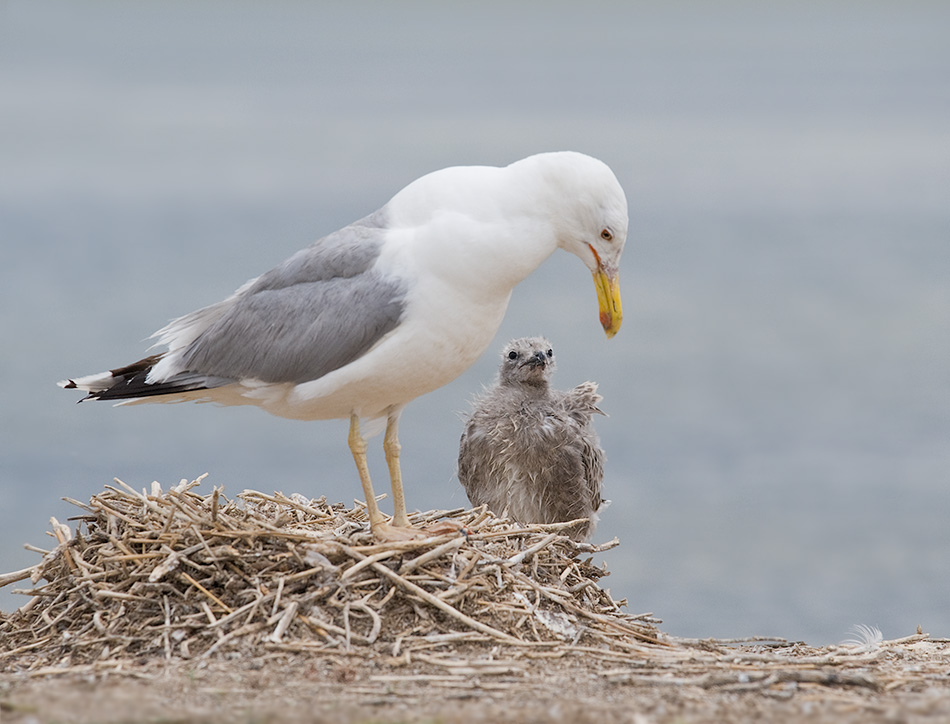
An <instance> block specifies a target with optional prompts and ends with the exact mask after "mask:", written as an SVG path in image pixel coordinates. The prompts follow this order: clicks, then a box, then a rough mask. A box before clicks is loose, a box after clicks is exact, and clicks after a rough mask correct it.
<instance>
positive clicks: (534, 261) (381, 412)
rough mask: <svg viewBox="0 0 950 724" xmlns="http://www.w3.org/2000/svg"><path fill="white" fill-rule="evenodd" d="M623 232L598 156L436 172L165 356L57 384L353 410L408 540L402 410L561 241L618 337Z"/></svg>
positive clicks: (488, 324) (328, 413)
mask: <svg viewBox="0 0 950 724" xmlns="http://www.w3.org/2000/svg"><path fill="white" fill-rule="evenodd" d="M626 235H627V202H626V198H625V197H624V193H623V189H621V187H620V184H619V182H618V181H617V178H616V176H614V174H613V172H612V171H611V170H610V168H608V167H607V166H606V165H605V164H604V163H603V162H601V161H598V160H597V159H595V158H591V157H590V156H586V155H584V154H581V153H575V152H570V151H564V152H556V153H542V154H538V155H535V156H529V157H528V158H525V159H522V160H521V161H517V162H515V163H512V164H510V165H508V166H505V167H494V166H457V167H452V168H446V169H442V170H441V171H435V172H433V173H430V174H427V175H425V176H423V177H422V178H420V179H418V180H416V181H413V182H412V183H411V184H409V185H408V186H406V187H405V188H404V189H403V190H402V191H400V192H399V193H397V194H396V195H395V196H394V197H393V198H392V199H391V200H390V201H389V203H387V204H386V205H385V206H383V207H382V208H381V209H380V210H379V211H376V212H375V213H373V214H370V215H369V216H367V217H365V218H363V219H361V220H359V221H356V222H354V223H352V224H350V225H349V226H346V227H344V228H342V229H340V230H339V231H336V232H333V233H332V234H329V235H328V236H325V237H323V238H322V239H319V240H318V241H316V242H314V243H313V244H311V245H310V246H308V247H307V248H305V249H302V250H301V251H299V252H297V253H296V254H294V255H293V256H291V257H290V258H289V259H287V260H286V261H285V262H284V263H283V264H280V265H279V266H277V267H275V268H274V269H271V270H270V271H269V272H267V273H265V274H263V275H261V276H259V277H257V278H256V279H252V280H250V281H249V282H247V283H246V284H244V285H243V286H242V287H240V288H239V289H238V290H237V291H236V292H235V293H234V294H232V295H231V296H230V297H228V298H227V299H225V300H223V301H221V302H218V303H217V304H212V305H211V306H209V307H205V308H203V309H199V310H197V311H195V312H192V313H191V314H186V315H185V316H183V317H180V318H178V319H176V320H174V321H172V322H171V323H169V324H168V325H167V326H166V327H164V328H162V329H160V330H159V331H158V332H156V333H155V334H154V335H153V338H155V339H157V342H156V346H164V347H166V348H167V349H166V350H165V351H164V352H161V353H159V354H154V355H151V356H149V357H146V358H144V359H142V360H139V361H138V362H133V363H132V364H130V365H126V366H125V367H119V368H117V369H113V370H109V371H107V372H102V373H99V374H95V375H89V376H86V377H79V378H76V379H69V380H64V381H62V382H60V383H59V384H60V386H62V387H66V388H77V389H80V390H85V391H86V392H88V393H89V394H88V395H87V396H86V397H85V398H83V399H84V400H89V399H95V400H118V401H120V404H121V403H122V402H126V403H127V402H178V401H183V400H194V401H200V402H217V403H219V404H223V405H257V406H259V407H262V408H263V409H265V410H267V411H268V412H270V413H272V414H274V415H279V416H281V417H289V418H294V419H298V420H327V419H336V418H343V419H346V418H349V421H350V432H349V446H350V451H351V452H352V453H353V458H354V460H355V461H356V467H357V470H358V472H359V476H360V482H361V483H362V486H363V494H364V495H365V497H366V505H367V509H368V513H369V521H370V526H371V529H372V531H373V533H374V534H375V535H376V537H378V538H381V539H386V538H398V537H402V536H405V535H407V532H406V530H405V529H408V528H409V520H408V518H407V516H406V502H405V497H404V495H403V488H402V477H401V473H400V468H399V451H400V446H399V441H398V433H397V431H398V424H399V416H400V413H401V412H402V410H403V408H404V407H405V406H406V404H407V403H409V402H410V401H411V400H413V399H415V398H416V397H419V396H420V395H423V394H425V393H426V392H431V391H432V390H435V389H437V388H438V387H441V386H442V385H444V384H446V383H448V382H450V381H451V380H453V379H455V378H456V377H457V376H458V375H460V374H461V373H462V372H463V371H464V370H465V369H466V368H467V367H468V366H469V365H471V364H472V363H473V362H474V361H475V360H476V359H477V358H478V356H479V355H480V354H481V353H482V352H483V351H484V350H485V348H486V347H487V346H488V345H489V343H490V342H491V340H492V338H493V337H494V335H495V332H496V331H497V330H498V327H499V326H500V324H501V320H502V318H503V316H504V314H505V309H506V308H507V306H508V300H509V299H510V297H511V292H512V290H513V289H514V287H515V285H516V284H518V282H520V281H522V280H523V279H524V278H525V277H527V276H528V275H529V274H530V273H531V272H533V271H534V270H535V269H536V268H537V267H538V266H539V265H540V264H541V262H543V261H544V260H545V259H546V258H547V257H548V256H550V255H551V254H552V253H553V252H554V250H555V249H558V248H561V249H564V250H565V251H569V252H571V253H572V254H575V255H576V256H578V257H580V259H581V261H583V262H584V264H585V265H586V266H587V268H588V269H590V270H591V272H592V273H593V276H594V287H595V289H596V290H597V300H598V304H599V308H600V322H601V324H602V325H603V328H604V331H605V332H606V333H607V336H608V337H612V336H613V335H614V334H616V332H617V330H618V329H619V328H620V323H621V316H622V309H621V305H620V286H619V272H618V267H619V263H620V255H621V253H622V251H623V245H624V241H625V239H626ZM361 418H362V419H364V420H366V421H369V422H371V423H372V422H375V421H380V422H382V421H383V420H385V422H386V433H385V436H384V438H383V450H384V452H385V457H386V462H387V465H388V467H389V475H390V479H391V483H392V492H393V506H394V513H395V515H394V516H393V518H392V522H391V523H390V522H389V521H387V519H386V517H385V516H384V515H383V514H382V513H381V512H380V510H379V506H378V505H377V503H376V497H375V494H374V492H373V485H372V482H371V481H370V476H369V467H368V465H367V462H366V449H367V438H368V437H372V434H365V433H364V432H363V430H362V429H361V426H360V420H361ZM371 427H372V428H376V429H377V430H378V429H381V428H382V425H381V424H380V425H372V426H371Z"/></svg>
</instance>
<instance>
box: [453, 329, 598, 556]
mask: <svg viewBox="0 0 950 724" xmlns="http://www.w3.org/2000/svg"><path fill="white" fill-rule="evenodd" d="M553 372H554V354H553V350H552V348H551V345H550V343H549V342H548V341H547V340H546V339H544V338H543V337H529V338H522V339H516V340H513V341H512V342H510V343H509V344H508V345H507V346H506V347H505V349H504V352H503V354H502V364H501V368H500V370H499V375H498V380H497V382H496V384H495V385H494V386H493V387H491V388H490V389H488V390H486V391H485V392H484V393H483V394H482V395H481V396H479V397H477V398H476V399H475V401H474V404H473V410H472V413H471V415H470V416H469V417H468V419H467V421H466V425H465V431H464V432H463V434H462V439H461V443H460V446H459V460H458V476H459V481H460V482H461V483H462V486H463V487H464V488H465V492H466V493H467V494H468V498H469V500H470V501H471V502H472V504H473V505H482V504H485V505H487V506H488V508H489V510H491V511H492V512H493V513H495V514H496V515H503V514H507V515H508V516H509V517H510V518H512V519H513V520H516V521H518V522H519V523H524V524H529V523H560V522H565V521H569V520H576V519H578V518H587V519H588V522H586V523H581V524H578V525H576V526H573V527H571V528H568V529H566V530H565V531H564V532H565V534H567V535H570V536H571V537H572V538H574V539H575V540H587V539H589V538H590V536H591V535H592V534H593V532H594V527H595V525H596V523H597V511H598V510H599V509H600V507H601V505H602V503H603V500H602V499H601V495H600V490H601V483H602V481H603V476H604V451H603V450H602V449H601V447H600V440H599V438H598V437H597V433H596V432H595V430H594V427H593V423H592V418H593V416H594V415H595V414H601V415H602V414H604V413H603V412H602V411H601V410H600V409H599V408H598V407H597V403H598V402H600V400H601V399H602V398H601V396H600V395H599V394H597V385H596V384H595V383H593V382H585V383H583V384H581V385H578V386H577V387H575V388H574V389H572V390H566V391H561V390H554V389H551V386H550V380H551V376H552V374H553Z"/></svg>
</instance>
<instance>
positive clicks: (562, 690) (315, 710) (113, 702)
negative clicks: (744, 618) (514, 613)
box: [0, 636, 950, 724]
mask: <svg viewBox="0 0 950 724" xmlns="http://www.w3.org/2000/svg"><path fill="white" fill-rule="evenodd" d="M909 638H910V640H905V641H902V642H884V643H882V644H880V645H876V646H873V647H871V650H868V651H856V652H853V653H852V652H843V651H842V650H841V649H840V648H837V649H831V650H827V649H809V648H807V647H803V646H800V647H792V648H789V649H786V650H785V651H784V652H768V651H765V650H763V649H762V648H761V647H752V646H740V647H735V648H734V649H731V648H729V647H725V648H724V647H723V646H722V645H717V644H710V646H709V647H708V649H704V648H703V647H702V646H696V645H695V644H694V645H693V646H691V647H689V648H690V651H692V652H693V653H691V654H690V653H687V654H685V655H680V654H677V656H676V657H675V658H669V657H667V656H658V657H657V658H655V659H651V658H642V657H640V658H636V659H630V660H627V661H622V660H619V659H618V661H617V662H616V665H611V664H605V663H604V662H603V661H599V662H596V663H594V662H592V661H590V660H588V659H586V657H584V656H583V655H582V654H577V653H571V654H567V655H563V656H560V657H558V658H529V656H531V654H529V653H520V654H519V653H516V654H514V655H513V654H512V652H510V651H498V650H497V649H494V650H493V649H490V648H489V647H488V646H485V647H483V648H482V649H481V650H470V651H468V653H467V654H465V655H464V656H462V657H459V655H458V652H455V653H454V655H453V657H452V658H451V659H447V658H440V657H438V656H433V657H426V656H420V655H417V656H416V658H415V660H411V661H408V662H407V661H406V659H405V657H402V658H400V659H392V658H387V657H370V658H366V657H365V656H364V655H358V656H357V655H354V656H344V655H319V656H317V655H308V654H296V655H287V654H282V653H273V654H267V655H263V656H261V657H254V658H247V657H242V658H235V659H233V660H225V661H221V660H217V661H207V662H205V661H200V662H195V661H173V662H165V661H154V660H153V661H138V662H133V661H129V662H123V663H121V664H118V665H117V664H115V663H113V664H111V665H110V666H109V667H108V668H97V667H96V666H95V665H90V666H85V667H83V666H79V667H73V668H71V669H65V670H63V671H61V672H58V671H56V670H54V669H41V670H38V671H37V670H34V671H29V672H21V673H6V674H0V721H2V722H3V723H4V724H37V723H40V722H42V723H44V724H45V723H47V722H50V723H52V722H62V723H63V724H67V723H72V722H77V723H78V722H83V723H86V722H89V723H92V722H99V723H102V724H106V723H110V724H111V723H119V722H156V723H158V722H162V723H166V724H167V723H168V722H207V723H208V724H211V723H215V724H217V723H218V722H220V723H222V724H224V723H227V724H241V723H243V722H247V723H248V724H250V723H251V722H254V723H258V722H268V723H271V722H273V723H275V724H276V723H278V722H288V723H290V722H327V723H328V724H329V723H331V722H332V723H333V724H357V723H369V722H374V723H377V724H382V723H384V722H392V723H395V722H428V723H431V724H436V723H443V722H444V723H445V724H452V723H455V722H524V723H528V722H538V723H541V722H578V723H580V724H585V723H587V722H591V723H593V722H597V723H598V724H613V723H615V722H616V723H620V722H630V723H633V724H647V723H649V722H683V723H686V722H753V721H755V722H761V721H792V722H795V721H803V722H804V721H808V722H877V721H881V722H917V721H950V644H948V642H947V641H930V640H928V639H926V638H925V637H916V636H915V637H909ZM732 650H734V651H735V657H734V658H732V659H730V658H728V656H729V651H732ZM723 651H726V658H724V657H723ZM760 659H761V660H760Z"/></svg>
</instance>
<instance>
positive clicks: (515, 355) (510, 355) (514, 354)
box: [508, 350, 518, 359]
mask: <svg viewBox="0 0 950 724" xmlns="http://www.w3.org/2000/svg"><path fill="white" fill-rule="evenodd" d="M508 359H518V353H517V352H515V351H514V350H512V351H511V352H509V353H508Z"/></svg>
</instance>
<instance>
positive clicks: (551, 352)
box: [548, 349, 554, 357]
mask: <svg viewBox="0 0 950 724" xmlns="http://www.w3.org/2000/svg"><path fill="white" fill-rule="evenodd" d="M553 356H554V350H553V349H549V350H548V357H553Z"/></svg>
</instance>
